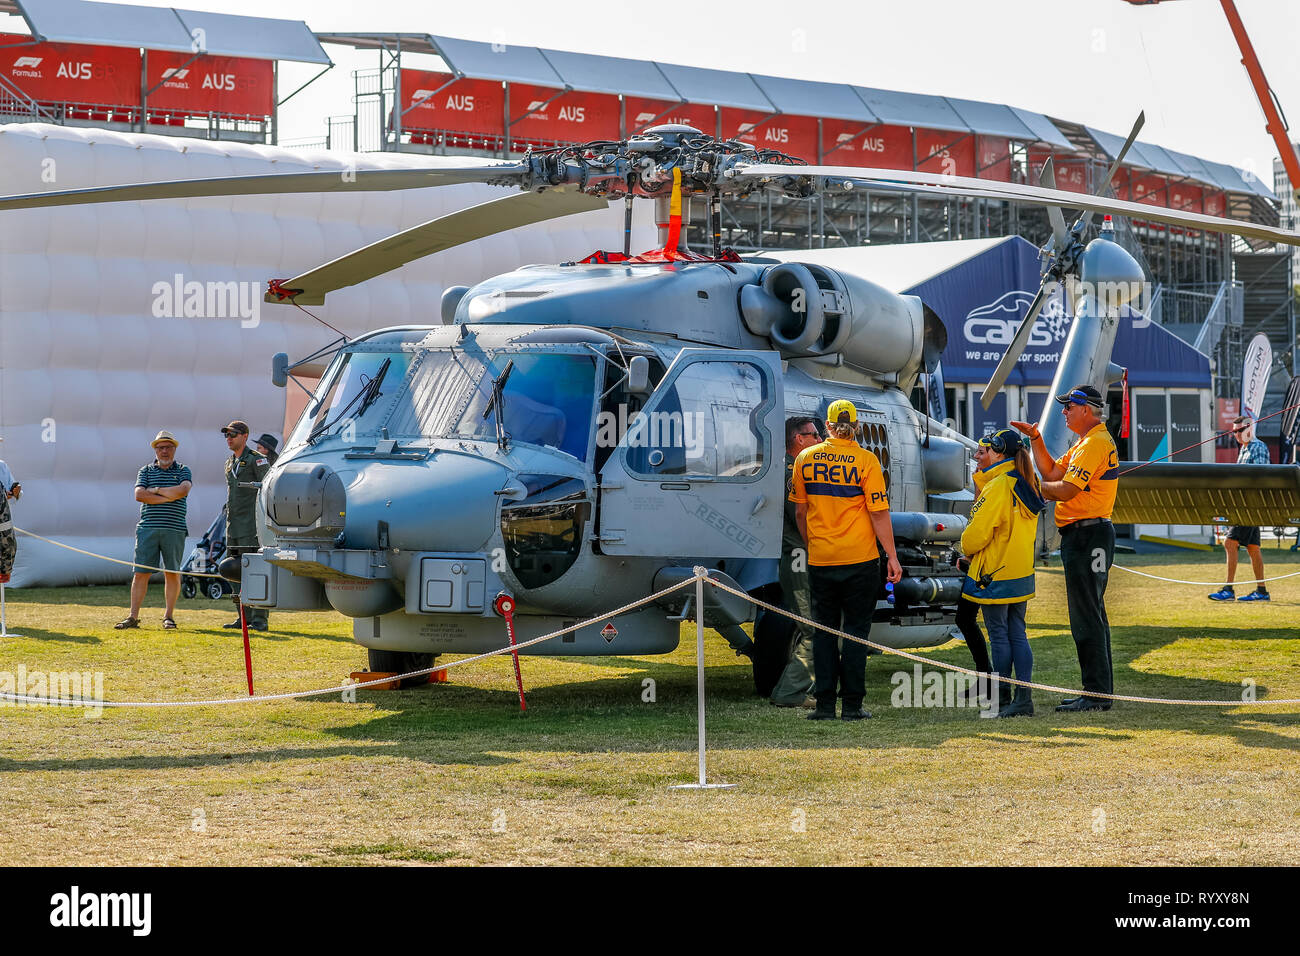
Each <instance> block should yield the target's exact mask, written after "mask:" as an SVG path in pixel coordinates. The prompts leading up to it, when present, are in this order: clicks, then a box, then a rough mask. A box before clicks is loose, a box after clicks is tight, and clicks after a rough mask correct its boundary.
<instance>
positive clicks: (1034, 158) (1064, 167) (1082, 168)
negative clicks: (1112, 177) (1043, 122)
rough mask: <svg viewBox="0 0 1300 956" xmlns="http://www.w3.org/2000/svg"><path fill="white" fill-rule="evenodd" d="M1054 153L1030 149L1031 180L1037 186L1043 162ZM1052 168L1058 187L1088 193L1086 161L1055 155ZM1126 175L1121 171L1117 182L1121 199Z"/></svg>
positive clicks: (1073, 191) (1117, 189)
mask: <svg viewBox="0 0 1300 956" xmlns="http://www.w3.org/2000/svg"><path fill="white" fill-rule="evenodd" d="M1052 155H1053V154H1051V153H1049V152H1046V151H1040V150H1032V149H1031V150H1030V151H1029V181H1030V182H1031V183H1033V184H1034V185H1035V186H1037V185H1038V174H1039V172H1040V171H1041V170H1042V168H1043V164H1044V163H1045V162H1047V157H1048V156H1052ZM1052 169H1053V174H1054V175H1055V177H1056V188H1057V189H1062V190H1065V191H1066V192H1071V193H1086V192H1087V191H1088V169H1087V167H1086V165H1085V164H1084V163H1081V162H1070V161H1068V160H1062V159H1061V157H1060V156H1053V158H1052ZM1124 175H1125V172H1124V171H1121V172H1120V173H1119V177H1118V180H1117V182H1116V184H1115V189H1116V193H1115V195H1116V196H1118V197H1119V198H1121V199H1123V198H1124V192H1123V190H1124V185H1123V184H1124V182H1125V179H1124Z"/></svg>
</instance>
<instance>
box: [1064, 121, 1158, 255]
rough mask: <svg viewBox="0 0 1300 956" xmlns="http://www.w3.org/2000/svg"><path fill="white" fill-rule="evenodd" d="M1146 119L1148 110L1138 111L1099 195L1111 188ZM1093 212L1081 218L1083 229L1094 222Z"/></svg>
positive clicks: (1103, 181)
mask: <svg viewBox="0 0 1300 956" xmlns="http://www.w3.org/2000/svg"><path fill="white" fill-rule="evenodd" d="M1146 121H1147V114H1146V111H1145V110H1144V111H1142V112H1141V113H1138V118H1137V119H1136V120H1134V122H1133V128H1132V129H1131V130H1129V132H1128V139H1126V140H1124V145H1123V146H1121V147H1120V150H1119V152H1118V153H1116V154H1115V161H1114V162H1113V163H1111V164H1110V169H1108V170H1106V178H1105V179H1104V180H1102V183H1101V188H1100V189H1098V190H1097V195H1098V196H1103V195H1105V193H1106V190H1108V189H1110V184H1111V181H1112V180H1114V178H1115V172H1116V171H1117V170H1118V169H1119V164H1120V163H1122V162H1124V157H1125V156H1127V155H1128V151H1129V149H1130V148H1131V147H1132V145H1133V142H1134V140H1136V139H1137V138H1138V131H1139V130H1141V129H1142V125H1143V124H1144V123H1145V122H1146ZM1092 213H1093V211H1092V210H1091V209H1089V210H1088V211H1087V212H1085V213H1084V214H1083V219H1082V220H1081V221H1082V223H1083V229H1087V228H1088V223H1090V222H1092ZM1079 234H1080V235H1082V234H1083V232H1082V230H1080V233H1079Z"/></svg>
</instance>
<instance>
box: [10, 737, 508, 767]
mask: <svg viewBox="0 0 1300 956" xmlns="http://www.w3.org/2000/svg"><path fill="white" fill-rule="evenodd" d="M330 757H407V758H413V759H419V760H420V761H422V762H424V763H429V764H434V765H440V766H449V765H473V766H487V767H492V766H499V765H502V764H509V763H515V762H516V761H514V760H512V759H511V758H509V757H501V756H498V755H495V754H487V753H474V754H457V755H456V756H454V757H446V758H440V757H439V755H438V754H435V753H429V754H420V755H419V756H418V757H416V756H415V755H413V754H411V753H410V752H409V748H407V747H404V746H402V745H401V744H399V743H396V742H394V743H392V744H390V745H388V746H370V747H346V746H335V747H291V748H280V749H268V750H249V751H240V752H230V751H221V752H214V753H210V754H184V755H180V756H169V757H160V756H156V755H153V754H139V755H133V756H127V757H75V758H72V759H67V760H61V759H57V758H42V757H37V758H34V759H31V760H15V759H13V758H10V757H0V774H4V773H22V772H24V771H41V770H80V771H88V772H95V771H103V770H176V769H191V768H197V767H225V766H232V765H235V764H257V763H276V762H279V761H283V760H321V759H327V758H330Z"/></svg>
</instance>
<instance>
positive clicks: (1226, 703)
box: [0, 565, 1300, 708]
mask: <svg viewBox="0 0 1300 956" xmlns="http://www.w3.org/2000/svg"><path fill="white" fill-rule="evenodd" d="M1116 567H1118V565H1116ZM701 578H702V579H703V580H705V581H707V582H708V583H709V584H711V585H713V586H714V587H715V588H717V589H718V590H720V591H725V592H727V593H728V594H733V595H735V596H736V597H739V598H743V599H744V600H746V601H749V602H750V603H751V604H753V605H755V606H756V607H761V608H763V609H764V610H765V611H769V612H771V613H773V614H781V615H784V616H785V617H788V618H790V619H791V620H793V621H797V622H799V623H801V624H806V625H808V626H809V627H811V628H813V629H814V630H819V631H824V632H825V633H827V634H831V635H833V636H835V637H839V638H842V639H844V640H848V641H856V642H857V643H859V644H864V645H866V646H867V647H869V648H871V649H872V650H875V651H878V652H880V653H882V654H887V655H893V656H895V657H901V658H904V659H905V660H909V661H913V662H914V663H918V664H928V665H930V666H932V667H937V668H941V669H944V670H950V671H954V672H956V673H959V674H964V675H966V676H968V677H979V676H981V674H980V672H979V671H975V670H972V669H971V668H969V667H963V666H961V665H960V664H949V663H948V662H946V661H940V660H935V659H934V658H931V657H926V656H923V655H920V654H913V653H911V652H910V651H904V650H899V649H898V648H894V647H887V646H885V645H883V644H878V643H876V642H875V641H871V640H867V639H866V638H861V637H858V636H857V635H855V634H849V633H847V632H845V631H841V630H838V629H836V628H832V627H827V626H825V625H823V624H819V623H817V622H816V621H813V620H810V619H809V618H806V617H802V616H800V615H798V614H795V613H793V612H792V611H787V610H786V609H785V608H782V607H777V606H776V605H774V604H769V603H768V602H766V601H763V600H760V599H759V598H756V597H754V596H753V595H751V594H749V593H747V592H745V591H741V590H738V589H736V588H733V587H731V586H729V585H727V584H724V583H723V582H722V581H719V580H717V579H715V578H711V577H708V575H707V573H699V574H695V575H692V576H691V577H689V578H686V579H684V580H682V581H679V582H678V583H677V584H674V585H672V586H670V587H667V588H664V589H663V590H661V591H656V592H655V593H654V594H651V595H649V596H648V597H644V598H641V599H639V600H637V601H633V602H632V603H630V604H625V605H623V606H622V607H620V608H616V609H614V610H612V611H607V612H606V613H604V614H601V615H599V616H597V617H593V618H589V619H587V620H585V621H580V622H578V623H576V624H571V625H569V626H568V627H564V628H561V629H559V630H558V631H552V632H551V633H549V634H542V635H540V636H538V637H534V638H530V639H528V640H526V641H522V642H520V643H518V644H515V645H513V646H512V645H509V644H507V645H505V646H503V647H499V648H496V649H495V650H491V651H486V652H484V653H482V654H476V655H473V656H471V657H465V658H462V659H460V660H458V661H451V662H449V663H447V664H440V665H437V666H435V667H426V668H422V669H420V670H414V671H408V672H406V673H404V674H397V675H392V676H387V677H382V678H376V679H375V680H372V681H362V682H359V683H348V684H339V685H336V686H334V687H325V688H320V689H317V690H306V691H290V692H287V693H283V694H263V695H260V696H256V697H225V698H212V699H206V700H200V699H193V700H163V701H107V700H104V701H98V700H97V701H87V700H69V699H61V698H53V697H31V696H28V695H26V694H13V693H7V692H2V691H0V700H11V701H15V702H21V703H27V704H48V705H52V706H75V707H81V706H85V704H87V703H93V704H94V705H95V706H97V707H117V708H151V707H157V708H162V707H210V706H222V705H226V704H250V703H265V702H267V701H278V700H294V699H298V698H303V697H320V696H322V695H325V694H339V693H343V692H345V691H348V690H358V689H365V688H369V687H374V686H375V685H377V684H389V683H391V682H393V681H402V680H405V679H407V678H409V677H422V676H424V675H426V674H433V673H437V672H440V671H447V670H450V669H451V668H453V667H461V666H463V665H466V664H474V663H477V662H478V661H482V660H487V659H488V658H491V657H499V656H501V655H503V654H511V653H517V652H518V651H522V650H523V649H525V648H527V647H532V646H533V645H534V644H540V643H542V642H544V641H549V640H553V639H555V638H557V637H560V636H562V635H564V634H569V633H572V632H573V631H577V630H580V629H582V628H584V627H589V626H590V625H592V624H599V623H600V622H601V621H604V620H608V619H609V618H612V617H617V616H618V615H620V614H624V613H626V612H628V611H630V610H633V609H635V608H638V607H641V606H643V605H646V604H651V603H653V602H655V601H657V600H658V599H659V598H661V597H664V596H665V595H668V594H672V593H673V592H674V591H679V590H681V589H682V588H685V587H687V586H688V585H690V584H693V583H694V582H696V581H697V580H700V579H701ZM697 613H699V612H698V611H697ZM997 679H998V680H999V681H1001V682H1004V683H1007V684H1011V685H1014V686H1016V687H1028V688H1030V689H1031V690H1041V691H1050V692H1052V693H1057V694H1071V695H1074V696H1076V697H1091V698H1099V699H1103V700H1112V701H1126V702H1129V703H1135V704H1171V705H1178V706H1187V707H1250V706H1279V705H1294V704H1300V698H1281V699H1268V700H1252V701H1246V700H1240V699H1237V700H1192V699H1185V698H1167V697H1139V696H1135V695H1130V694H1103V693H1100V692H1094V691H1082V690H1079V689H1077V688H1073V687H1060V686H1057V685H1055V684H1039V683H1035V682H1033V681H1023V680H1020V679H1019V678H1015V677H1003V676H1001V675H997Z"/></svg>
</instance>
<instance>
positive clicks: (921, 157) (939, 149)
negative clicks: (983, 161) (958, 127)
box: [916, 129, 975, 176]
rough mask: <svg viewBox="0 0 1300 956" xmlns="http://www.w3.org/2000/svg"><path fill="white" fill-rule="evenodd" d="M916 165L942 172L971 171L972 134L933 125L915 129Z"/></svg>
mask: <svg viewBox="0 0 1300 956" xmlns="http://www.w3.org/2000/svg"><path fill="white" fill-rule="evenodd" d="M916 164H917V165H916V168H917V170H919V171H920V172H923V173H938V174H939V175H942V176H974V175H975V137H973V136H971V135H970V134H969V133H954V132H945V131H943V130H935V129H918V130H917V131H916Z"/></svg>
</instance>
